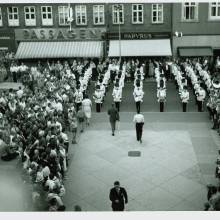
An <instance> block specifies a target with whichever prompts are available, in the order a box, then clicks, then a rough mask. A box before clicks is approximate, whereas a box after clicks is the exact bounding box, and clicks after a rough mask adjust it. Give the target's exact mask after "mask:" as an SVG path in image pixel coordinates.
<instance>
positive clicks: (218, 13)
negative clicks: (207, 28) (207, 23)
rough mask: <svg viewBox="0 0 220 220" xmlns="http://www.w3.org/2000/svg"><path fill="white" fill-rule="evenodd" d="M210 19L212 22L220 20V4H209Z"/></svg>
mask: <svg viewBox="0 0 220 220" xmlns="http://www.w3.org/2000/svg"><path fill="white" fill-rule="evenodd" d="M209 19H210V20H219V19H220V2H210V3H209Z"/></svg>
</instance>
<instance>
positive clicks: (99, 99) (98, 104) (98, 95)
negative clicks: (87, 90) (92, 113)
mask: <svg viewBox="0 0 220 220" xmlns="http://www.w3.org/2000/svg"><path fill="white" fill-rule="evenodd" d="M93 99H94V100H95V103H96V112H101V105H102V100H103V93H102V91H101V90H100V86H99V85H97V86H96V89H95V92H94V94H93Z"/></svg>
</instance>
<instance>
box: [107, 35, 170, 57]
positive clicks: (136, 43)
mask: <svg viewBox="0 0 220 220" xmlns="http://www.w3.org/2000/svg"><path fill="white" fill-rule="evenodd" d="M120 48H121V49H120ZM120 51H121V56H122V57H132V56H137V57H141V56H171V55H172V52H171V47H170V40H169V39H155V40H121V41H118V40H111V41H110V46H109V57H118V56H119V54H120Z"/></svg>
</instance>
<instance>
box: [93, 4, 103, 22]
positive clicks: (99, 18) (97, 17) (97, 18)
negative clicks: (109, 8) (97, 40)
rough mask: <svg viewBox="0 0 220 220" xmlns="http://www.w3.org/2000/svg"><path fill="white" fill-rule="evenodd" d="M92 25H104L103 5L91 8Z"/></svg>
mask: <svg viewBox="0 0 220 220" xmlns="http://www.w3.org/2000/svg"><path fill="white" fill-rule="evenodd" d="M93 23H94V24H104V23H105V8H104V5H94V6H93Z"/></svg>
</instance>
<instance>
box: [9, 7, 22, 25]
mask: <svg viewBox="0 0 220 220" xmlns="http://www.w3.org/2000/svg"><path fill="white" fill-rule="evenodd" d="M7 10H8V25H9V26H18V25H19V18H18V8H17V7H8V8H7Z"/></svg>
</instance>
